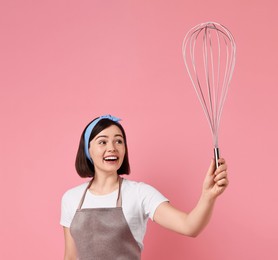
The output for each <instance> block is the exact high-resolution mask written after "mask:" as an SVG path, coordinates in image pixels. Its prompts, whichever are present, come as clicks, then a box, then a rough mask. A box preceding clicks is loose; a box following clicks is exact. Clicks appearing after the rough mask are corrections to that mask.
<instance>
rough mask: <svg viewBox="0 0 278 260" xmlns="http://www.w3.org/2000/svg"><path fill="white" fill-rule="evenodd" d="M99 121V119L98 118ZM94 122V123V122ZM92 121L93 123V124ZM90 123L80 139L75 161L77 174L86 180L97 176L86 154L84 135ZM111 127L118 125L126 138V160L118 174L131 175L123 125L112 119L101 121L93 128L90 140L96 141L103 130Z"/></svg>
mask: <svg viewBox="0 0 278 260" xmlns="http://www.w3.org/2000/svg"><path fill="white" fill-rule="evenodd" d="M96 119H97V118H96ZM94 120H95V119H94ZM94 120H93V121H94ZM93 121H92V122H93ZM92 122H90V123H89V124H88V125H87V126H86V127H85V129H84V131H83V132H82V135H81V137H80V142H79V147H78V150H77V155H76V159H75V169H76V171H77V173H78V174H79V176H80V177H82V178H86V177H94V175H95V168H94V164H93V163H92V162H91V161H90V160H89V159H88V158H87V157H86V154H85V147H84V145H85V142H84V133H85V131H86V129H87V127H88V126H89V125H90V124H91V123H92ZM111 125H116V126H117V127H119V128H120V130H121V132H122V134H123V138H124V144H125V156H124V160H123V163H122V165H121V167H120V168H119V170H118V171H117V173H118V174H119V175H122V174H129V173H130V166H129V160H128V150H127V141H126V134H125V131H124V128H123V127H122V125H121V124H119V123H117V122H114V121H112V120H110V119H106V118H104V119H101V120H100V121H99V122H98V123H97V124H96V125H95V127H94V128H93V130H92V132H91V135H90V138H89V142H90V141H91V140H92V139H94V137H95V136H96V135H97V134H99V133H100V132H101V131H102V130H104V129H106V128H108V127H109V126H111Z"/></svg>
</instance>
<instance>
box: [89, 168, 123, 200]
mask: <svg viewBox="0 0 278 260" xmlns="http://www.w3.org/2000/svg"><path fill="white" fill-rule="evenodd" d="M118 188H119V176H118V174H117V173H116V174H111V175H102V174H97V173H95V176H94V180H93V182H92V185H91V187H90V191H91V192H92V193H94V194H96V195H105V194H108V193H111V192H113V191H115V190H117V189H118Z"/></svg>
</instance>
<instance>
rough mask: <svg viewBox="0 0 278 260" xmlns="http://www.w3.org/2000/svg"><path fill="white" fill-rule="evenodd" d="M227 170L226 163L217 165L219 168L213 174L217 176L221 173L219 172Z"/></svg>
mask: <svg viewBox="0 0 278 260" xmlns="http://www.w3.org/2000/svg"><path fill="white" fill-rule="evenodd" d="M227 168H228V166H227V164H226V163H224V164H221V165H219V167H218V168H217V169H216V171H215V174H216V175H217V174H219V173H221V172H223V171H227Z"/></svg>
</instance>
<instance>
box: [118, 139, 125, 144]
mask: <svg viewBox="0 0 278 260" xmlns="http://www.w3.org/2000/svg"><path fill="white" fill-rule="evenodd" d="M116 143H117V144H123V143H124V141H123V140H122V139H117V140H116Z"/></svg>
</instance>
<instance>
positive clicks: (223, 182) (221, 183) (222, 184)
mask: <svg viewBox="0 0 278 260" xmlns="http://www.w3.org/2000/svg"><path fill="white" fill-rule="evenodd" d="M216 184H217V185H218V186H220V187H227V186H228V184H229V180H228V179H227V178H223V179H221V180H219V181H217V182H216Z"/></svg>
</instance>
